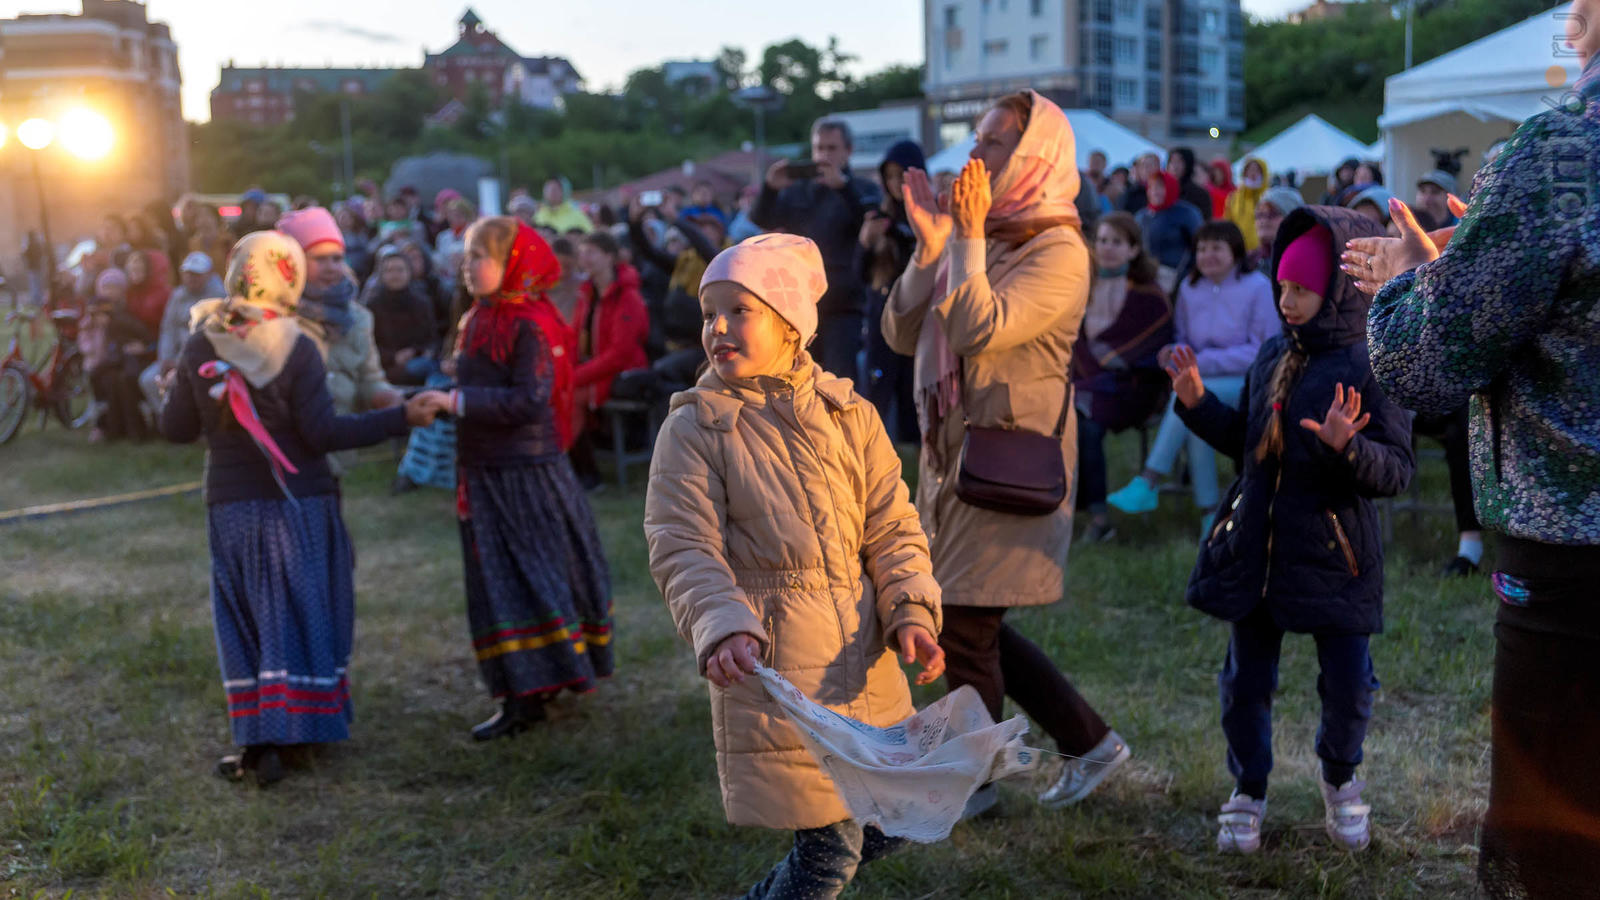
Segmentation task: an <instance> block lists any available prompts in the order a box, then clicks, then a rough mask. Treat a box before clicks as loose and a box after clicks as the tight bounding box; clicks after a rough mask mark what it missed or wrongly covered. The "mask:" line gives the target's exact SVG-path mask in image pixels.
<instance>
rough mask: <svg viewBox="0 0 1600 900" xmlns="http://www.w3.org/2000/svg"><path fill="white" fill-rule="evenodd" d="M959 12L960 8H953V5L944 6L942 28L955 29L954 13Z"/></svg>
mask: <svg viewBox="0 0 1600 900" xmlns="http://www.w3.org/2000/svg"><path fill="white" fill-rule="evenodd" d="M959 10H960V7H958V6H955V5H953V4H952V5H950V6H946V7H945V8H944V27H946V28H954V27H956V13H957V12H958V11H959Z"/></svg>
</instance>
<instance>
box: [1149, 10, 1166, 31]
mask: <svg viewBox="0 0 1600 900" xmlns="http://www.w3.org/2000/svg"><path fill="white" fill-rule="evenodd" d="M1165 19H1166V17H1165V16H1164V15H1163V14H1162V12H1161V4H1160V3H1152V4H1150V5H1149V6H1147V7H1145V8H1144V27H1146V28H1148V29H1150V30H1151V31H1160V30H1161V27H1162V24H1163V22H1164V21H1165Z"/></svg>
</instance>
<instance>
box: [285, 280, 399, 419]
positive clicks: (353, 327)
mask: <svg viewBox="0 0 1600 900" xmlns="http://www.w3.org/2000/svg"><path fill="white" fill-rule="evenodd" d="M350 315H351V318H352V322H351V324H350V327H349V328H348V329H346V330H345V331H344V333H343V334H341V335H339V337H338V339H337V340H334V341H332V342H330V341H329V340H328V331H327V329H326V328H325V327H324V326H323V325H322V324H321V323H318V322H314V321H311V320H310V319H301V320H300V326H301V330H302V331H304V332H305V333H306V334H307V335H309V336H310V337H311V339H312V340H313V341H316V343H317V349H318V350H321V351H322V361H323V362H324V363H326V364H327V366H328V393H330V394H332V395H333V408H334V410H335V411H336V412H338V413H339V414H340V415H349V414H350V413H360V412H366V411H368V410H370V409H372V395H373V394H376V393H378V392H379V391H392V390H394V387H393V386H392V385H390V384H389V382H388V380H387V379H386V378H385V377H384V374H383V364H382V363H381V361H380V360H379V359H378V342H377V341H376V340H374V339H373V336H372V312H371V311H370V310H368V309H367V308H366V307H365V306H362V305H361V304H359V303H351V304H350Z"/></svg>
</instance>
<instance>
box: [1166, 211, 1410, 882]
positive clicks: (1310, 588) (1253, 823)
mask: <svg viewBox="0 0 1600 900" xmlns="http://www.w3.org/2000/svg"><path fill="white" fill-rule="evenodd" d="M1380 229H1381V226H1379V225H1378V224H1377V223H1375V222H1373V221H1372V220H1371V219H1368V218H1367V217H1366V216H1363V215H1361V214H1360V213H1358V212H1355V211H1354V210H1349V209H1342V208H1335V207H1327V206H1313V207H1302V208H1300V209H1297V210H1295V211H1293V212H1291V213H1290V214H1289V215H1288V216H1287V217H1286V218H1285V219H1284V221H1283V225H1282V226H1281V227H1280V228H1279V230H1278V236H1277V240H1276V241H1275V242H1274V245H1273V246H1274V259H1273V273H1274V276H1275V279H1276V282H1277V284H1276V285H1275V287H1276V290H1277V300H1278V315H1279V318H1280V319H1281V321H1282V331H1281V333H1280V334H1278V335H1276V336H1274V337H1273V338H1272V339H1270V340H1268V341H1267V342H1266V343H1265V344H1263V345H1262V347H1261V352H1260V353H1259V354H1258V355H1257V357H1256V360H1255V362H1254V363H1252V364H1251V366H1250V369H1249V371H1248V372H1247V373H1246V375H1245V386H1244V390H1243V393H1242V395H1241V397H1240V403H1239V406H1238V408H1237V409H1234V408H1232V407H1229V406H1227V405H1225V404H1223V403H1222V401H1221V400H1219V399H1218V398H1217V396H1216V395H1215V394H1213V393H1210V392H1208V391H1207V390H1206V388H1205V385H1204V384H1203V382H1202V378H1201V376H1200V370H1199V368H1198V366H1197V365H1196V361H1195V355H1194V352H1193V351H1192V350H1189V349H1187V348H1179V349H1178V350H1176V351H1174V352H1173V354H1172V361H1171V363H1170V364H1169V365H1168V367H1167V374H1168V375H1170V376H1171V378H1172V384H1173V390H1174V392H1175V393H1176V394H1177V398H1178V399H1177V404H1176V408H1177V410H1178V414H1179V415H1180V416H1181V417H1182V418H1183V421H1184V424H1185V425H1187V426H1189V429H1190V430H1191V431H1193V432H1194V433H1195V434H1197V435H1199V436H1200V437H1201V438H1203V439H1204V440H1205V441H1206V442H1207V443H1209V444H1210V445H1211V446H1213V447H1215V448H1216V449H1217V450H1219V451H1220V452H1223V453H1226V454H1228V455H1229V456H1232V457H1233V458H1234V459H1235V461H1236V462H1238V463H1239V465H1240V473H1241V474H1240V476H1239V478H1238V480H1237V481H1235V482H1234V483H1233V486H1232V487H1231V488H1229V490H1228V492H1227V493H1226V494H1225V495H1223V498H1222V504H1221V506H1220V507H1219V508H1218V511H1217V517H1216V520H1215V522H1214V523H1213V524H1212V526H1211V528H1210V530H1209V531H1208V533H1207V534H1206V537H1205V540H1204V542H1203V543H1202V545H1201V548H1200V558H1199V560H1198V561H1197V562H1196V563H1195V567H1194V573H1193V575H1191V576H1190V579H1189V587H1188V592H1187V597H1186V599H1187V600H1188V602H1189V605H1191V606H1193V607H1195V608H1197V609H1199V610H1201V611H1202V612H1206V613H1209V614H1211V615H1213V616H1216V617H1218V618H1220V619H1223V620H1225V621H1227V622H1229V623H1231V625H1232V632H1233V633H1232V639H1231V640H1230V641H1229V644H1228V652H1227V656H1226V657H1225V658H1224V662H1223V666H1222V673H1221V675H1220V676H1219V677H1218V679H1217V684H1218V687H1219V688H1220V693H1221V701H1222V731H1223V734H1224V735H1225V736H1226V737H1227V741H1228V756H1227V763H1228V770H1229V772H1230V774H1232V775H1233V778H1234V781H1235V787H1234V791H1233V794H1232V796H1230V797H1229V798H1228V801H1227V803H1225V804H1224V805H1223V807H1222V814H1221V815H1220V816H1218V824H1219V825H1220V828H1219V829H1218V832H1217V848H1218V849H1219V850H1222V851H1224V852H1239V853H1253V852H1255V851H1256V850H1257V849H1258V848H1259V847H1260V846H1261V822H1262V818H1263V817H1264V816H1265V814H1266V808H1267V776H1268V774H1269V773H1270V772H1271V771H1272V700H1273V694H1274V693H1275V691H1276V689H1277V684H1278V653H1279V649H1280V647H1281V645H1282V642H1283V636H1284V634H1285V633H1286V632H1296V633H1300V634H1309V635H1311V636H1312V638H1313V639H1314V640H1315V642H1316V645H1317V661H1318V663H1319V664H1320V666H1321V676H1320V677H1319V679H1318V681H1317V692H1318V695H1319V696H1320V697H1321V699H1322V724H1321V727H1320V728H1318V730H1317V739H1316V752H1317V757H1318V759H1319V760H1320V761H1321V768H1322V778H1321V786H1322V796H1323V801H1324V805H1325V817H1324V826H1325V828H1326V830H1327V832H1328V836H1329V837H1330V838H1331V839H1332V841H1333V842H1334V844H1335V846H1338V847H1341V848H1343V849H1346V850H1361V849H1363V848H1365V847H1366V846H1367V844H1368V842H1369V841H1370V839H1371V838H1370V826H1369V824H1368V820H1369V816H1370V812H1371V810H1370V807H1369V806H1368V805H1367V804H1366V803H1365V802H1363V801H1362V798H1361V791H1362V788H1363V787H1365V783H1364V782H1362V781H1360V780H1358V779H1357V778H1356V777H1355V775H1356V768H1357V767H1358V766H1359V765H1360V764H1361V760H1362V744H1363V742H1364V741H1365V739H1366V731H1367V722H1368V720H1369V719H1370V718H1371V715H1372V697H1373V693H1374V692H1375V691H1376V690H1377V687H1378V680H1377V677H1376V675H1375V674H1374V670H1373V665H1372V656H1371V654H1370V653H1369V652H1368V642H1369V639H1370V637H1371V636H1372V635H1373V634H1376V633H1378V632H1380V631H1382V630H1383V541H1382V537H1381V533H1382V532H1381V529H1380V527H1379V523H1378V511H1377V508H1376V506H1375V505H1374V503H1373V500H1374V499H1375V498H1378V497H1392V496H1394V495H1395V494H1398V493H1399V492H1400V491H1402V490H1404V489H1405V486H1406V484H1407V483H1408V482H1409V481H1410V480H1411V475H1412V472H1413V471H1414V469H1415V466H1416V461H1415V459H1414V457H1413V455H1412V451H1411V426H1410V422H1409V420H1408V419H1407V416H1406V413H1405V411H1404V410H1402V409H1400V407H1398V406H1396V405H1395V404H1393V403H1391V402H1390V401H1389V399H1388V398H1387V397H1385V396H1384V394H1383V391H1382V390H1381V389H1380V388H1379V387H1378V385H1377V382H1376V381H1375V380H1374V379H1373V375H1372V367H1371V366H1370V365H1369V363H1368V361H1367V339H1366V338H1367V331H1366V324H1367V308H1368V305H1369V303H1370V300H1369V298H1368V297H1367V295H1366V294H1363V293H1361V291H1359V290H1357V288H1356V285H1355V282H1354V280H1353V279H1351V278H1350V277H1349V276H1347V275H1345V274H1344V273H1342V272H1341V271H1339V269H1338V268H1337V267H1336V265H1335V259H1336V257H1335V248H1341V249H1342V248H1343V247H1344V245H1345V241H1346V240H1348V239H1350V238H1352V237H1369V236H1375V235H1378V234H1381V230H1380Z"/></svg>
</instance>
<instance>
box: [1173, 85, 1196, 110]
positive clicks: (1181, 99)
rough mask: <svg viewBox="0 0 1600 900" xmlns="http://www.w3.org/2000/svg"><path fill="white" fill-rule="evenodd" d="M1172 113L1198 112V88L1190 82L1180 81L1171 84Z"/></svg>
mask: <svg viewBox="0 0 1600 900" xmlns="http://www.w3.org/2000/svg"><path fill="white" fill-rule="evenodd" d="M1172 93H1173V102H1172V105H1173V110H1172V111H1173V113H1175V114H1176V115H1180V116H1193V115H1198V114H1199V112H1200V90H1199V89H1198V88H1197V87H1196V86H1195V85H1194V84H1193V83H1192V82H1187V81H1180V82H1178V83H1177V84H1175V85H1173V89H1172Z"/></svg>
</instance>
